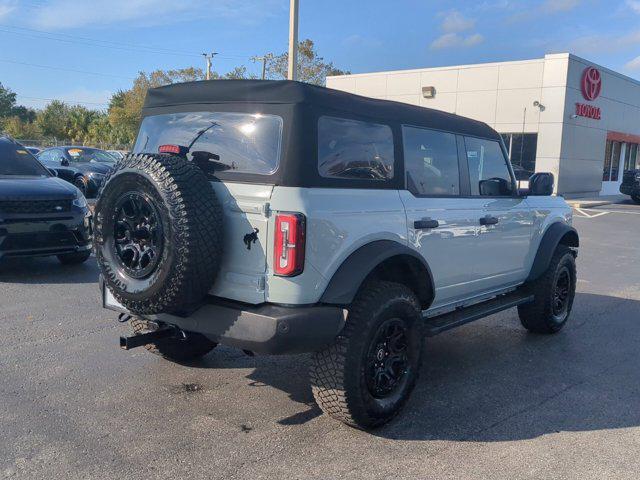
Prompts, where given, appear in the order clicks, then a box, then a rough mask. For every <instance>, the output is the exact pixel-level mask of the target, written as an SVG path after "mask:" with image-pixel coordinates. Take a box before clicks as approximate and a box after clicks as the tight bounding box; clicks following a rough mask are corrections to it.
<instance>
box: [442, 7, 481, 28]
mask: <svg viewBox="0 0 640 480" xmlns="http://www.w3.org/2000/svg"><path fill="white" fill-rule="evenodd" d="M475 24H476V21H475V20H474V19H473V18H467V17H465V16H464V15H462V14H461V13H460V12H458V11H457V10H452V11H450V12H448V13H446V14H445V16H444V19H443V20H442V30H444V31H445V32H447V33H454V32H464V31H465V30H470V29H472V28H473V27H474V26H475Z"/></svg>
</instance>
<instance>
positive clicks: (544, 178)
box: [529, 172, 554, 196]
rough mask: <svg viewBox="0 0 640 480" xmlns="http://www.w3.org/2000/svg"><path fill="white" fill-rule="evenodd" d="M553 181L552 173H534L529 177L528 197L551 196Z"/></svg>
mask: <svg viewBox="0 0 640 480" xmlns="http://www.w3.org/2000/svg"><path fill="white" fill-rule="evenodd" d="M553 181H554V180H553V173H546V172H545V173H542V172H541V173H534V174H533V175H531V177H529V195H535V196H548V195H551V194H552V193H553Z"/></svg>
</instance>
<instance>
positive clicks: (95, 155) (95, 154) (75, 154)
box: [65, 147, 115, 163]
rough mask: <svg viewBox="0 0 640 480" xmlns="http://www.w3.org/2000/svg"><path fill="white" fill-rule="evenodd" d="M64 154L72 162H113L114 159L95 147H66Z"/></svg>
mask: <svg viewBox="0 0 640 480" xmlns="http://www.w3.org/2000/svg"><path fill="white" fill-rule="evenodd" d="M65 152H66V154H67V155H68V156H69V158H71V161H72V162H78V163H89V162H106V163H114V162H115V159H114V158H113V157H112V156H111V155H109V154H108V153H107V152H105V151H104V150H98V149H97V148H76V147H73V148H67V149H66V150H65Z"/></svg>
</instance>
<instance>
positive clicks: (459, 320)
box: [424, 291, 533, 337]
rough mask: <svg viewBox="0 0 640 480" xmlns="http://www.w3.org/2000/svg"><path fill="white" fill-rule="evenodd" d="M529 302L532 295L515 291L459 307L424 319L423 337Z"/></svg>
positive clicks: (531, 300)
mask: <svg viewBox="0 0 640 480" xmlns="http://www.w3.org/2000/svg"><path fill="white" fill-rule="evenodd" d="M530 302H533V295H529V294H527V293H523V292H518V291H515V292H512V293H507V294H504V295H500V296H498V297H496V298H493V299H491V300H487V301H485V302H481V303H476V304H474V305H471V306H468V307H460V308H457V309H456V310H453V311H452V312H449V313H445V314H443V315H439V316H437V317H426V318H425V324H424V326H425V336H427V337H433V336H435V335H438V334H439V333H442V332H446V331H447V330H451V329H452V328H456V327H460V326H462V325H464V324H466V323H470V322H473V321H475V320H480V319H481V318H484V317H488V316H489V315H493V314H494V313H498V312H501V311H503V310H507V309H509V308H513V307H517V306H518V305H523V304H525V303H530Z"/></svg>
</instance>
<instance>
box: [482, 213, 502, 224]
mask: <svg viewBox="0 0 640 480" xmlns="http://www.w3.org/2000/svg"><path fill="white" fill-rule="evenodd" d="M499 221H500V220H499V219H498V217H492V216H491V215H487V216H485V217H482V218H481V219H480V225H495V224H496V223H498V222H499Z"/></svg>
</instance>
